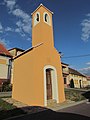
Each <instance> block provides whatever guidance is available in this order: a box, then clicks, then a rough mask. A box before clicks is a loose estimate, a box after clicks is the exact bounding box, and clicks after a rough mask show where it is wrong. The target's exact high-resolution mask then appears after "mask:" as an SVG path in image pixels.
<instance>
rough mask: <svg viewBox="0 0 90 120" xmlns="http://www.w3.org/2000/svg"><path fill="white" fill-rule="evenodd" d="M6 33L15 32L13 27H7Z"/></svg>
mask: <svg viewBox="0 0 90 120" xmlns="http://www.w3.org/2000/svg"><path fill="white" fill-rule="evenodd" d="M5 31H8V32H9V31H10V32H13V31H14V30H13V29H12V28H11V27H7V28H5Z"/></svg>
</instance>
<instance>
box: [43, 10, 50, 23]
mask: <svg viewBox="0 0 90 120" xmlns="http://www.w3.org/2000/svg"><path fill="white" fill-rule="evenodd" d="M43 19H44V22H45V23H47V24H49V25H50V16H49V14H48V13H46V12H44V14H43Z"/></svg>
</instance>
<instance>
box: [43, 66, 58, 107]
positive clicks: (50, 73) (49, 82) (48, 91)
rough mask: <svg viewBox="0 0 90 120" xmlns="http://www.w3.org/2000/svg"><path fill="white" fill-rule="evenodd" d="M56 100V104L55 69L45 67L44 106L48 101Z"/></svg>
mask: <svg viewBox="0 0 90 120" xmlns="http://www.w3.org/2000/svg"><path fill="white" fill-rule="evenodd" d="M51 99H52V100H56V102H57V103H58V102H59V101H58V85H57V71H56V69H55V67H53V66H51V65H47V66H45V67H44V104H45V106H47V101H48V100H51Z"/></svg>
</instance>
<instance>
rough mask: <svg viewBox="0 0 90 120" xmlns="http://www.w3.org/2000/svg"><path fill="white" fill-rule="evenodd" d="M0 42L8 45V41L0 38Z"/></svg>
mask: <svg viewBox="0 0 90 120" xmlns="http://www.w3.org/2000/svg"><path fill="white" fill-rule="evenodd" d="M0 43H1V44H3V45H5V46H7V47H8V44H9V41H6V40H5V39H1V38H0Z"/></svg>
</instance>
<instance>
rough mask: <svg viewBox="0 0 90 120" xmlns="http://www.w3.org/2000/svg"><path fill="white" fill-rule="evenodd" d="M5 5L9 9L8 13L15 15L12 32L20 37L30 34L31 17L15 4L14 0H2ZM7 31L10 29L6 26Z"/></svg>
mask: <svg viewBox="0 0 90 120" xmlns="http://www.w3.org/2000/svg"><path fill="white" fill-rule="evenodd" d="M4 3H5V5H6V6H7V8H8V9H9V11H8V13H9V14H11V15H13V16H15V17H17V18H18V20H17V21H16V28H13V31H14V32H17V33H19V34H20V35H21V36H22V37H24V36H25V34H26V35H27V34H28V35H31V17H30V15H29V14H27V13H26V12H25V11H23V10H22V9H20V8H19V6H17V3H16V0H4ZM6 30H7V31H12V30H11V29H10V27H9V28H6Z"/></svg>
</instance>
